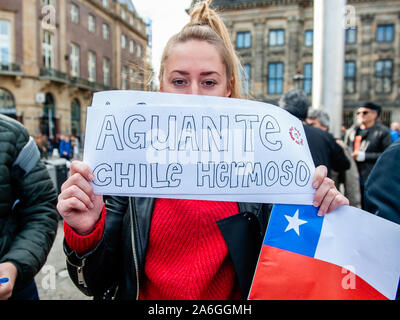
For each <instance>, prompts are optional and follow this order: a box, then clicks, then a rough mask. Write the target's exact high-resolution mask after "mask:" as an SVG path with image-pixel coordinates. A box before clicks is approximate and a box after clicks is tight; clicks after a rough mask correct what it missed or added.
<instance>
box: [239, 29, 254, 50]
mask: <svg viewBox="0 0 400 320" xmlns="http://www.w3.org/2000/svg"><path fill="white" fill-rule="evenodd" d="M250 47H251V33H250V32H238V33H237V34H236V48H237V49H242V48H250Z"/></svg>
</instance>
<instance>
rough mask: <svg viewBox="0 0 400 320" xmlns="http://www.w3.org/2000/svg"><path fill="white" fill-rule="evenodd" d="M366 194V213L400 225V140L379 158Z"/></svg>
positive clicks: (369, 179)
mask: <svg viewBox="0 0 400 320" xmlns="http://www.w3.org/2000/svg"><path fill="white" fill-rule="evenodd" d="M364 193H365V210H366V211H368V212H371V213H373V214H376V215H377V216H380V217H382V218H385V219H388V220H390V221H393V222H395V223H399V224H400V197H399V195H400V140H397V141H396V142H394V143H393V144H392V145H391V146H390V147H389V148H387V149H386V150H385V151H384V152H383V153H382V155H381V156H380V157H379V158H378V161H377V162H376V163H375V165H374V167H373V168H372V170H371V172H370V174H369V176H368V179H367V182H366V184H365V190H364Z"/></svg>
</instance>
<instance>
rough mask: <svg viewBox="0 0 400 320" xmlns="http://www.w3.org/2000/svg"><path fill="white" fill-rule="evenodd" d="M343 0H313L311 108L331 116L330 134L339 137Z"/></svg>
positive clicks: (342, 57)
mask: <svg viewBox="0 0 400 320" xmlns="http://www.w3.org/2000/svg"><path fill="white" fill-rule="evenodd" d="M345 10H346V0H314V49H313V51H314V52H313V55H314V56H313V99H312V107H313V108H315V109H322V110H324V111H326V112H327V113H328V114H329V116H330V132H331V133H332V134H333V135H334V136H335V137H337V138H338V137H340V132H341V126H342V113H343V72H344V36H345V31H344V30H345Z"/></svg>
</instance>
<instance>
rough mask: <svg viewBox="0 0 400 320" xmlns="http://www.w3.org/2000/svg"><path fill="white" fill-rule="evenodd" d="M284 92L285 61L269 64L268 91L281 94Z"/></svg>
mask: <svg viewBox="0 0 400 320" xmlns="http://www.w3.org/2000/svg"><path fill="white" fill-rule="evenodd" d="M282 92H283V63H282V62H277V63H269V64H268V93H269V94H281V93H282Z"/></svg>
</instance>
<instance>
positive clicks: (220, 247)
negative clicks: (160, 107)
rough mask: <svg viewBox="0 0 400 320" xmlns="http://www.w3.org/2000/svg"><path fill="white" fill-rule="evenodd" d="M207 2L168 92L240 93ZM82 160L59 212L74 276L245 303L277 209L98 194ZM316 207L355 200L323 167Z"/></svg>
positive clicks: (168, 52) (130, 289) (105, 289)
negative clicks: (330, 177) (327, 174)
mask: <svg viewBox="0 0 400 320" xmlns="http://www.w3.org/2000/svg"><path fill="white" fill-rule="evenodd" d="M210 2H211V1H206V2H203V3H201V4H200V5H199V6H198V7H196V8H195V9H194V10H193V11H192V12H191V15H190V18H191V21H190V23H189V24H188V25H187V26H185V27H184V28H183V29H182V30H181V32H180V33H178V34H177V35H175V36H173V37H172V38H171V39H170V40H169V42H168V44H167V45H166V48H165V50H164V54H163V57H162V61H161V68H160V88H161V91H163V92H171V93H182V94H199V95H209V96H221V97H234V98H241V97H243V96H242V93H241V92H242V90H241V86H242V81H241V79H240V72H241V71H240V63H239V59H238V58H237V56H236V54H235V52H234V50H233V47H232V44H231V42H230V40H229V35H228V32H227V30H226V27H225V25H224V24H223V22H222V20H221V18H220V17H219V16H218V15H217V14H216V13H215V11H213V10H212V9H210V7H209V4H210ZM92 179H93V175H92V173H91V170H90V169H89V167H88V166H87V165H86V164H84V163H82V162H78V161H75V162H73V163H72V164H71V176H70V178H69V179H68V180H67V181H66V182H65V183H64V185H63V186H62V192H61V194H60V196H59V202H58V210H59V212H60V214H61V215H62V216H63V218H64V221H65V224H64V231H65V240H66V241H65V248H64V249H65V252H66V255H67V262H68V263H67V265H68V270H69V273H70V276H71V278H72V280H73V281H74V282H75V284H76V285H77V286H78V287H79V288H80V289H81V290H82V291H83V292H84V293H86V294H88V295H94V296H95V297H97V298H104V299H108V298H111V297H115V298H118V299H185V300H186V299H246V298H247V295H248V291H249V288H250V285H251V280H252V277H253V274H254V270H255V266H256V263H257V258H258V254H259V251H260V246H261V243H262V239H263V236H264V232H265V229H266V225H267V221H268V215H269V212H270V209H271V205H267V204H254V203H235V202H221V201H219V202H218V201H195V200H177V199H150V198H128V197H105V198H106V200H105V204H104V200H103V197H102V196H99V195H95V194H94V193H93V190H92V187H91V186H90V184H89V181H90V180H92ZM313 183H314V184H313V185H314V186H315V187H316V193H315V198H314V202H315V203H316V205H318V206H320V210H319V211H320V213H321V214H325V213H326V212H330V211H332V210H333V209H335V208H336V207H338V206H340V205H343V204H348V200H347V199H346V198H345V197H344V196H343V195H341V194H340V193H339V192H338V191H337V190H336V188H335V187H334V184H333V182H332V181H331V180H330V179H328V178H327V177H326V168H325V167H318V168H317V169H316V171H315V176H314V179H313Z"/></svg>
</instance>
